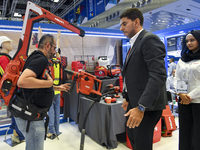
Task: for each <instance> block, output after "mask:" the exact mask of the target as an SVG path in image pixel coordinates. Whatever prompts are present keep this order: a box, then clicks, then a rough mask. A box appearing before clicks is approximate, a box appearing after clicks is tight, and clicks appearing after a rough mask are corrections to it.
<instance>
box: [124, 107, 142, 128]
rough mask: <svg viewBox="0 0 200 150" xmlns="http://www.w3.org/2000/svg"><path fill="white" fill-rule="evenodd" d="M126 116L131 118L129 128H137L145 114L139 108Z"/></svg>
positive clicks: (130, 111) (131, 110) (128, 122)
mask: <svg viewBox="0 0 200 150" xmlns="http://www.w3.org/2000/svg"><path fill="white" fill-rule="evenodd" d="M124 116H126V117H127V116H129V118H128V121H127V124H126V125H127V127H129V128H135V127H138V126H139V125H140V123H141V121H142V119H143V117H144V112H141V111H139V109H138V108H137V107H135V108H133V109H130V110H129V111H128V112H127V113H126V114H125V115H124Z"/></svg>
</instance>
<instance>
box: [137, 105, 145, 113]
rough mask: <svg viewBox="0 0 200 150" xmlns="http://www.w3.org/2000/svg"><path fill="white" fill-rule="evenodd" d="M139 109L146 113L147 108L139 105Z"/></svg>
mask: <svg viewBox="0 0 200 150" xmlns="http://www.w3.org/2000/svg"><path fill="white" fill-rule="evenodd" d="M138 109H139V111H141V112H144V111H145V110H146V107H144V106H143V105H141V104H139V106H138Z"/></svg>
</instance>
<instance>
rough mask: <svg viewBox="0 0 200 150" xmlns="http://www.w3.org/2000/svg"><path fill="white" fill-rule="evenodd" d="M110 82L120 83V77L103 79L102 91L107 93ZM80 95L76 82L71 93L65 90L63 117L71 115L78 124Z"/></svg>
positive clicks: (70, 81)
mask: <svg viewBox="0 0 200 150" xmlns="http://www.w3.org/2000/svg"><path fill="white" fill-rule="evenodd" d="M66 83H72V80H68V81H67V82H66ZM108 84H113V85H114V86H116V85H118V84H119V78H113V79H105V80H102V85H101V86H102V88H101V93H105V92H107V91H108V88H106V85H108ZM79 96H80V95H79V94H77V92H76V84H75V85H74V88H73V90H72V92H71V94H68V93H66V92H63V97H64V108H63V119H66V118H68V117H69V118H71V119H72V120H74V121H75V123H76V124H78V122H79V114H80V107H79V104H80V99H79Z"/></svg>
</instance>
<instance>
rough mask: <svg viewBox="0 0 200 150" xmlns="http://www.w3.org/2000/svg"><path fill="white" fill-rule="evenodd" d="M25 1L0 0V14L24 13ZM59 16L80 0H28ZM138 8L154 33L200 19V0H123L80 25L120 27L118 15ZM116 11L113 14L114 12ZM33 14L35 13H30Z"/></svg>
mask: <svg viewBox="0 0 200 150" xmlns="http://www.w3.org/2000/svg"><path fill="white" fill-rule="evenodd" d="M27 1H28V0H0V17H2V18H12V19H13V18H15V20H17V18H19V19H20V17H15V16H14V14H15V13H18V14H21V15H24V13H25V9H26V3H27ZM31 1H32V2H34V3H36V4H37V5H39V6H41V7H43V8H45V9H47V10H49V11H50V12H52V13H54V14H55V15H57V16H59V17H61V18H62V17H64V16H65V15H66V14H67V13H69V12H70V11H71V10H72V9H74V8H75V6H77V5H79V4H80V3H81V2H82V1H83V0H59V1H58V2H54V1H55V0H31ZM131 7H138V8H139V9H140V10H141V11H142V13H143V14H144V28H145V29H146V30H147V31H150V32H154V31H157V30H162V29H166V28H171V27H176V26H180V25H184V24H188V23H191V22H195V21H199V20H200V13H199V12H200V0H124V1H121V2H120V1H119V3H118V4H117V5H116V6H114V7H112V8H111V9H108V10H106V11H105V12H103V13H101V14H100V15H98V16H96V17H94V18H92V19H90V20H88V21H87V22H85V23H83V24H82V25H81V26H84V27H91V26H93V27H96V28H108V29H117V30H119V29H120V19H119V15H120V14H121V13H122V12H123V11H124V10H126V9H128V8H131ZM116 12H118V13H119V14H118V15H117V16H116V15H115V17H113V14H114V13H116ZM32 15H34V14H32Z"/></svg>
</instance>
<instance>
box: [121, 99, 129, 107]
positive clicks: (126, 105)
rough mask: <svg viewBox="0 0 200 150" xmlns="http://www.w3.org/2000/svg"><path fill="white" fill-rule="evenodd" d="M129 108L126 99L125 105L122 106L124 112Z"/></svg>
mask: <svg viewBox="0 0 200 150" xmlns="http://www.w3.org/2000/svg"><path fill="white" fill-rule="evenodd" d="M127 107H128V102H127V101H126V99H124V101H123V104H122V108H123V109H124V110H127Z"/></svg>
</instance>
